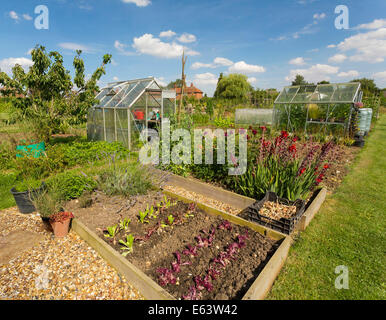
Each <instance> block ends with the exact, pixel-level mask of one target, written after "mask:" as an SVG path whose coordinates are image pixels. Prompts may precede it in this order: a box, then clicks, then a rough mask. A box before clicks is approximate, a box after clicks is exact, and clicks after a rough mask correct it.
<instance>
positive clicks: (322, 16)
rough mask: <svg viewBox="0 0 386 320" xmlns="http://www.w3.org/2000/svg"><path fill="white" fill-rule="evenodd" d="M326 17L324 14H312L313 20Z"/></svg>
mask: <svg viewBox="0 0 386 320" xmlns="http://www.w3.org/2000/svg"><path fill="white" fill-rule="evenodd" d="M325 17H326V14H325V13H315V14H314V19H315V20H322V19H324V18H325Z"/></svg>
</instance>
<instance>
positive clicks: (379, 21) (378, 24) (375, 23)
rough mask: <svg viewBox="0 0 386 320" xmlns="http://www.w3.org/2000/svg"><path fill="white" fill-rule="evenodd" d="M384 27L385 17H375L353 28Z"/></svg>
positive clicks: (385, 25) (385, 23)
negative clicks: (371, 20)
mask: <svg viewBox="0 0 386 320" xmlns="http://www.w3.org/2000/svg"><path fill="white" fill-rule="evenodd" d="M383 27H386V19H375V20H374V21H373V22H370V23H364V24H361V25H359V26H357V27H355V28H354V29H369V30H370V29H379V28H383Z"/></svg>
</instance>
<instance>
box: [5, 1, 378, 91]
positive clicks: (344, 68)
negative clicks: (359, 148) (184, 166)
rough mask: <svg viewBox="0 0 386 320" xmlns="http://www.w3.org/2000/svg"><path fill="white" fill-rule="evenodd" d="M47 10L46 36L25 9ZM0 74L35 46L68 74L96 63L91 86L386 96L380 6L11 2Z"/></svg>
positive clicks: (375, 3)
mask: <svg viewBox="0 0 386 320" xmlns="http://www.w3.org/2000/svg"><path fill="white" fill-rule="evenodd" d="M341 4H344V5H346V6H347V7H348V9H349V29H347V30H345V29H341V30H338V29H336V27H335V19H336V18H337V17H338V15H339V14H335V8H336V7H337V6H338V5H341ZM38 5H45V6H47V8H48V9H49V29H48V30H38V29H36V28H35V24H34V22H35V19H36V18H37V17H38V14H35V13H34V10H35V7H36V6H38ZM0 39H1V42H0V68H1V69H2V70H3V71H6V72H10V69H11V67H12V66H13V65H14V64H15V63H19V64H21V65H23V67H25V68H28V66H29V65H30V63H31V60H30V59H31V57H30V55H29V54H28V52H29V50H30V49H31V48H33V47H34V46H35V45H36V44H42V45H44V46H45V47H46V48H47V50H50V51H51V50H54V51H59V52H61V53H62V54H63V56H64V59H65V63H66V67H67V68H68V69H70V70H73V68H72V59H73V57H74V54H75V50H76V49H83V57H84V59H85V63H86V69H87V72H88V73H91V72H92V71H93V70H95V68H96V67H97V66H99V64H100V63H101V59H102V56H103V54H105V53H111V54H112V55H113V64H111V65H109V66H108V67H107V74H106V75H105V76H104V77H103V78H102V79H101V83H100V85H102V86H103V85H105V84H107V83H108V82H111V81H114V80H126V79H135V78H144V77H148V76H154V77H156V78H157V79H158V80H159V82H160V83H161V84H167V83H169V82H170V81H172V80H175V79H176V78H179V77H180V74H181V53H182V50H185V52H186V53H187V55H188V61H187V66H186V74H187V80H188V85H189V84H190V82H193V83H194V84H195V85H196V86H197V87H199V88H200V89H202V90H203V91H205V92H206V93H208V95H209V96H211V95H212V94H213V91H214V89H215V87H216V83H217V78H218V76H219V74H220V72H223V73H224V74H227V73H235V72H236V73H244V74H246V75H247V76H248V78H249V81H250V83H251V84H252V85H253V86H254V87H258V88H277V89H279V90H280V89H281V88H282V87H283V86H285V85H288V84H289V83H290V82H291V80H292V79H293V77H294V76H295V75H296V74H297V73H300V74H302V75H304V76H305V78H306V80H307V81H312V82H315V81H321V80H329V81H331V82H345V81H349V80H352V79H353V78H358V77H368V78H373V79H375V81H376V83H377V84H378V86H379V87H382V88H383V87H386V62H385V59H386V1H385V0H368V1H358V0H351V1H350V0H339V1H330V0H281V1H279V0H271V1H256V0H238V1H236V0H222V1H217V0H212V1H202V0H196V1H188V0H178V1H176V0H174V1H171V0H73V1H70V0H49V1H42V0H37V1H35V0H24V1H21V0H14V1H7V2H5V1H3V3H2V6H1V9H0Z"/></svg>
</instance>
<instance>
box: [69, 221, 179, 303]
mask: <svg viewBox="0 0 386 320" xmlns="http://www.w3.org/2000/svg"><path fill="white" fill-rule="evenodd" d="M71 228H72V229H73V230H74V231H75V232H76V233H77V234H78V235H79V236H80V237H81V238H82V239H83V240H84V241H86V242H87V243H88V244H89V245H90V246H91V247H92V248H93V249H94V250H95V251H97V252H98V253H99V254H100V255H101V256H102V257H103V258H104V259H105V260H106V261H107V262H108V263H109V264H110V265H111V266H112V267H114V268H115V269H116V270H118V272H119V273H121V274H122V275H124V276H125V278H126V280H127V281H129V282H130V284H132V285H133V286H134V287H135V288H137V289H138V290H139V291H140V293H141V294H142V295H143V296H144V297H145V299H148V300H175V298H174V297H173V296H172V295H171V294H169V293H168V292H167V291H166V290H164V289H163V288H161V287H160V286H159V285H158V284H157V283H156V282H154V281H153V280H152V279H150V278H149V277H148V276H147V275H146V274H145V273H143V272H142V271H141V270H139V269H138V268H137V267H136V266H134V265H133V264H132V263H130V262H129V261H128V260H127V259H126V258H124V257H123V256H122V255H120V254H119V253H118V252H117V251H116V250H114V249H113V248H112V247H110V246H109V245H108V244H107V243H106V242H104V241H103V240H102V239H100V238H99V236H98V235H97V234H96V233H94V232H93V231H91V230H90V229H89V228H87V227H86V226H85V225H84V224H83V223H82V222H81V221H79V220H78V219H73V220H72V227H71Z"/></svg>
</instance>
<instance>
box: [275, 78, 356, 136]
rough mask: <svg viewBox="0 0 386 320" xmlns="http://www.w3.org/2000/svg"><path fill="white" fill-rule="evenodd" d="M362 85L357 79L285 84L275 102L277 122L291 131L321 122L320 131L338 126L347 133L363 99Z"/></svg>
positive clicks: (318, 125)
mask: <svg viewBox="0 0 386 320" xmlns="http://www.w3.org/2000/svg"><path fill="white" fill-rule="evenodd" d="M360 88H361V84H360V83H356V82H351V83H336V84H320V85H299V86H288V87H284V89H283V91H282V92H281V93H280V94H279V96H278V97H277V98H276V100H275V103H274V107H273V108H274V110H273V124H274V126H275V127H276V128H278V127H281V128H282V129H286V130H291V131H300V130H303V128H304V132H305V133H308V129H309V127H310V126H317V127H318V130H317V131H318V132H322V131H324V133H326V129H327V126H331V127H332V126H336V127H341V128H342V129H343V134H344V135H345V134H347V133H348V130H349V127H350V124H351V120H352V116H353V111H354V110H355V108H356V107H355V103H357V102H361V100H362V92H361V91H360ZM302 112H303V114H302ZM300 118H302V119H301V120H300ZM295 122H298V125H294V123H295ZM301 127H302V128H301Z"/></svg>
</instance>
